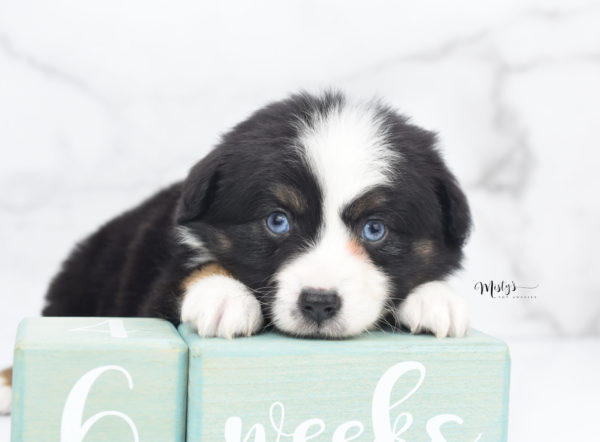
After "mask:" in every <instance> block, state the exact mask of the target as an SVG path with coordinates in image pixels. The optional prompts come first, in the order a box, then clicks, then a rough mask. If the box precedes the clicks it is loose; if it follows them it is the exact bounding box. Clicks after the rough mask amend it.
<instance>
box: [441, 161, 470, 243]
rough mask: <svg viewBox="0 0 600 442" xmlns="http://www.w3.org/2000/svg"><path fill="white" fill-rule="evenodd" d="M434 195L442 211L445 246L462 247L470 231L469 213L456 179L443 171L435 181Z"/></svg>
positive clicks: (464, 197) (446, 171) (465, 199)
mask: <svg viewBox="0 0 600 442" xmlns="http://www.w3.org/2000/svg"><path fill="white" fill-rule="evenodd" d="M436 181H437V182H436V188H435V191H436V194H437V197H438V200H439V203H440V207H441V210H442V229H443V232H444V239H445V241H446V244H447V245H448V246H450V247H453V248H454V247H458V248H459V247H462V246H463V245H464V244H465V241H466V239H467V238H468V237H469V233H470V231H471V211H470V210H469V204H468V203H467V198H466V196H465V194H464V193H463V191H462V190H461V189H460V187H459V185H458V182H457V181H456V178H454V176H453V175H452V174H451V173H450V172H449V171H448V170H444V171H443V174H442V176H441V177H438V178H437V180H436Z"/></svg>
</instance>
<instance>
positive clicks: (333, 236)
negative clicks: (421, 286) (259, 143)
mask: <svg viewBox="0 0 600 442" xmlns="http://www.w3.org/2000/svg"><path fill="white" fill-rule="evenodd" d="M299 129H300V136H299V141H298V143H299V145H298V150H299V152H300V153H301V155H302V156H303V158H304V159H305V162H306V164H307V166H308V167H309V169H310V170H311V171H312V172H313V174H314V176H315V177H316V179H317V182H318V183H319V186H320V188H321V192H322V196H323V207H322V210H323V223H322V225H321V228H320V229H321V230H320V234H319V236H318V238H317V240H316V243H315V244H312V246H311V247H310V248H309V249H308V250H307V251H306V252H305V253H304V254H302V255H300V256H299V257H297V258H296V259H294V260H292V261H291V262H289V263H288V264H287V265H286V266H284V267H283V268H282V269H281V270H280V271H279V272H278V273H277V274H276V275H275V277H274V279H275V281H276V282H277V286H278V291H277V294H276V299H275V302H274V304H273V321H274V322H275V324H276V325H277V327H278V328H280V329H282V330H285V331H287V332H289V333H292V334H299V335H316V334H321V335H327V336H350V335H355V334H358V333H360V332H362V331H364V330H366V329H368V328H370V327H372V326H373V325H374V324H375V323H376V321H377V320H378V319H379V318H380V317H381V315H382V313H383V310H384V305H385V302H386V300H387V297H388V290H389V287H388V286H389V282H388V277H387V276H386V275H385V274H384V273H383V272H382V271H381V270H380V269H378V268H377V267H376V266H375V265H374V264H373V263H372V262H371V261H370V259H369V258H368V256H367V255H366V252H365V253H362V254H361V253H356V252H354V253H353V252H352V247H351V242H352V241H356V240H357V239H356V238H353V237H352V234H351V232H350V231H349V230H348V227H347V226H346V225H345V224H344V222H343V220H342V219H341V213H342V210H343V209H344V207H345V206H347V205H348V204H349V203H350V202H352V201H353V200H354V199H356V198H357V197H359V196H361V194H363V193H364V192H365V191H367V190H369V189H371V188H373V187H376V186H381V185H386V184H388V183H389V181H390V178H391V173H392V172H393V168H392V166H393V164H394V162H396V161H397V160H398V154H397V153H396V152H395V151H393V150H392V149H391V148H390V146H389V145H388V144H387V142H386V139H385V129H384V125H383V124H382V122H381V121H380V117H379V116H378V115H377V112H376V110H375V108H374V107H373V106H371V105H365V104H363V105H359V104H340V105H339V106H336V107H334V108H333V109H331V110H330V111H329V112H328V113H327V114H325V115H323V114H320V113H316V114H315V115H313V118H312V119H311V121H310V122H309V123H301V124H300V127H299ZM303 288H318V289H324V290H335V291H336V292H337V293H338V295H339V296H340V298H341V310H340V312H339V313H338V314H337V315H336V316H335V317H334V318H332V319H330V320H328V321H326V322H325V323H324V324H323V325H322V326H321V327H320V328H319V327H317V325H316V324H312V323H310V322H307V321H306V320H304V318H303V317H302V315H301V314H300V312H299V311H298V308H297V304H298V297H299V295H300V292H301V291H302V289H303Z"/></svg>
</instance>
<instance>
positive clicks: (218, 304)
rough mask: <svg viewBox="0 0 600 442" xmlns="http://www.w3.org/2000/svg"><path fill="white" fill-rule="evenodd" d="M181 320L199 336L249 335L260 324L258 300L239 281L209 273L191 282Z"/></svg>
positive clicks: (228, 336) (185, 296)
mask: <svg viewBox="0 0 600 442" xmlns="http://www.w3.org/2000/svg"><path fill="white" fill-rule="evenodd" d="M181 320H182V321H183V322H187V323H189V324H191V325H192V326H193V327H194V328H195V329H196V330H197V331H198V334H199V335H200V336H204V337H214V336H219V337H223V338H229V339H231V338H232V337H234V336H250V335H252V334H254V333H256V332H258V331H259V330H260V328H261V326H262V323H263V317H262V312H261V309H260V303H259V302H258V300H257V299H256V298H255V297H254V296H253V295H252V293H251V292H250V290H249V289H248V288H247V287H246V286H245V285H244V284H242V283H241V282H239V281H238V280H236V279H233V278H231V277H229V276H224V275H212V276H208V277H206V278H203V279H200V280H198V281H196V282H195V283H193V284H192V285H191V286H190V287H189V288H188V289H187V290H186V292H185V294H184V298H183V303H182V305H181Z"/></svg>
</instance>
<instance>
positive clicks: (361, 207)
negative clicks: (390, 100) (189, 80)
mask: <svg viewBox="0 0 600 442" xmlns="http://www.w3.org/2000/svg"><path fill="white" fill-rule="evenodd" d="M434 145H435V137H434V135H433V134H432V133H430V132H427V131H425V130H423V129H420V128H418V127H416V126H413V125H411V124H409V123H408V122H407V120H406V119H405V118H403V117H402V116H400V115H398V114H397V113H395V112H394V111H393V110H391V109H390V108H388V107H385V106H383V105H381V104H379V103H376V102H372V103H367V104H356V103H351V102H349V101H348V100H346V99H345V97H344V96H342V95H341V94H337V93H328V94H325V95H323V96H320V97H315V96H311V95H308V94H301V95H295V96H292V97H291V98H289V99H287V100H285V101H281V102H277V103H274V104H271V105H269V106H267V107H265V108H263V109H261V110H259V111H258V112H256V113H255V114H253V115H252V116H250V118H248V119H247V120H246V121H244V122H243V123H241V124H239V125H238V126H236V127H235V128H234V129H233V130H232V131H231V132H229V133H228V134H226V135H225V136H224V137H223V140H222V142H221V143H220V144H219V146H217V148H216V149H214V150H213V151H212V152H211V153H210V154H209V155H208V156H207V157H205V158H204V159H203V160H202V161H200V162H199V163H198V164H196V166H194V168H193V169H192V170H191V172H190V174H189V177H188V178H187V180H186V182H185V183H184V188H183V191H182V196H181V200H180V204H179V207H178V212H177V220H178V224H179V227H178V228H179V230H180V233H181V234H182V236H183V238H184V239H185V242H186V243H187V244H188V245H189V246H190V247H191V249H192V253H193V257H192V260H191V265H197V264H199V263H201V262H203V261H208V260H216V261H217V262H219V263H220V264H222V265H223V266H224V267H225V268H226V269H227V270H229V271H230V272H231V273H232V274H233V275H234V276H235V277H236V278H238V279H239V280H241V281H242V282H243V283H245V284H246V285H247V286H248V287H250V288H251V289H253V291H254V293H255V295H256V296H257V298H258V299H259V300H260V301H261V303H262V305H263V309H264V312H263V313H264V314H265V317H266V318H267V319H268V320H270V321H271V322H272V324H274V325H275V327H277V328H278V329H280V330H282V331H284V332H287V333H290V334H294V335H303V336H328V337H344V336H350V335H354V334H358V333H360V332H361V331H363V330H366V329H369V328H371V327H374V326H376V325H377V324H378V323H380V322H381V321H386V320H388V321H389V320H390V319H391V316H390V315H389V313H390V312H391V311H392V310H393V309H394V307H395V306H396V305H397V304H398V303H399V302H400V301H401V300H402V299H404V297H405V296H406V295H407V294H408V293H409V292H410V291H411V290H412V289H413V288H415V287H416V286H417V285H419V284H422V283H424V282H427V281H432V280H436V279H439V278H442V277H443V276H446V275H447V274H449V273H450V272H452V271H453V270H455V269H456V268H458V267H459V266H460V260H461V257H462V252H461V249H462V246H463V243H464V241H465V239H466V237H467V235H468V232H469V228H470V215H469V209H468V205H467V202H466V199H465V197H464V195H463V193H462V191H461V190H460V189H459V187H458V185H457V183H456V181H455V179H454V177H453V175H452V174H451V173H450V172H449V171H448V169H447V168H446V166H445V165H444V163H443V161H442V159H441V157H440V155H439V154H438V153H437V151H436V150H435V147H434Z"/></svg>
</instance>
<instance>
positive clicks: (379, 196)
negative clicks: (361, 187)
mask: <svg viewBox="0 0 600 442" xmlns="http://www.w3.org/2000/svg"><path fill="white" fill-rule="evenodd" d="M388 203H389V199H388V197H387V195H385V194H384V193H382V191H381V190H379V189H372V190H371V191H369V192H367V193H365V194H364V195H362V196H360V197H358V198H356V199H355V200H354V201H352V203H350V205H349V206H348V208H347V215H348V216H349V217H350V218H351V219H353V220H358V219H360V218H363V217H364V216H365V214H369V213H370V212H373V211H375V210H377V209H380V208H382V207H385V206H386V204H388Z"/></svg>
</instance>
